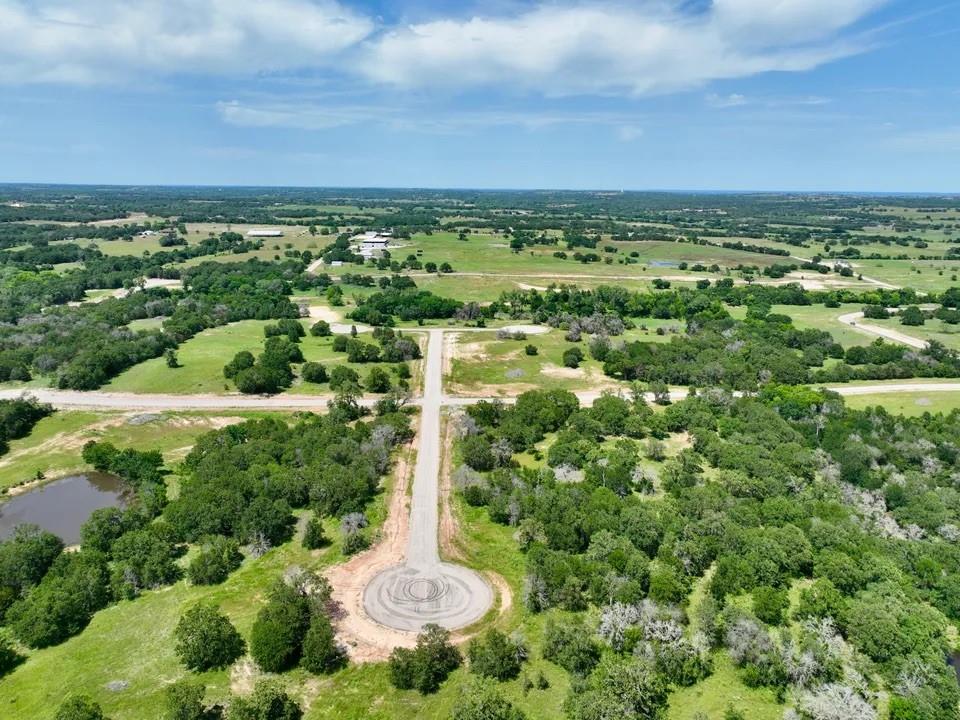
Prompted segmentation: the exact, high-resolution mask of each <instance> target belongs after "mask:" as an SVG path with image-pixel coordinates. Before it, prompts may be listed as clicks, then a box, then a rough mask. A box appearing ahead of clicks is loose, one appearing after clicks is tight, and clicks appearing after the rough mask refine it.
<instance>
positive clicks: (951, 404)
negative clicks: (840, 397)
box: [844, 392, 960, 416]
mask: <svg viewBox="0 0 960 720" xmlns="http://www.w3.org/2000/svg"><path fill="white" fill-rule="evenodd" d="M844 402H845V403H846V405H847V407H850V408H854V409H856V410H863V409H865V408H867V407H873V406H877V405H879V406H881V407H883V408H884V409H886V411H887V412H889V413H892V414H894V415H908V416H916V415H923V414H924V413H926V412H929V413H934V414H935V413H948V412H950V411H951V410H957V409H960V393H957V392H929V393H924V392H916V393H877V394H875V395H852V396H849V397H846V398H844Z"/></svg>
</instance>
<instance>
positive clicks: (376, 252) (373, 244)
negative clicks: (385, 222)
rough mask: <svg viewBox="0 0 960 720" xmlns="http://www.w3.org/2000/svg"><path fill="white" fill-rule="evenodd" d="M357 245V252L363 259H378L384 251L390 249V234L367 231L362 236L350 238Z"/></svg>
mask: <svg viewBox="0 0 960 720" xmlns="http://www.w3.org/2000/svg"><path fill="white" fill-rule="evenodd" d="M350 239H351V240H352V241H353V242H355V243H357V252H358V253H359V254H360V255H363V257H365V258H371V257H380V256H381V255H383V252H384V250H387V249H388V248H389V247H390V240H392V239H393V238H392V236H391V235H390V233H382V232H378V231H376V230H368V231H367V232H365V233H363V234H362V235H354V236H353V237H352V238H350Z"/></svg>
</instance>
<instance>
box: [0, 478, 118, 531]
mask: <svg viewBox="0 0 960 720" xmlns="http://www.w3.org/2000/svg"><path fill="white" fill-rule="evenodd" d="M131 497H132V496H131V493H130V491H129V489H128V487H127V486H126V485H125V484H124V482H123V481H122V480H121V479H120V478H118V477H116V476H115V475H107V474H106V473H96V472H92V473H84V474H82V475H70V476H68V477H64V478H60V479H58V480H54V481H52V482H49V483H45V484H43V485H40V486H39V487H37V488H35V489H33V490H29V491H27V492H25V493H23V494H22V495H15V496H13V497H11V498H10V499H9V500H7V501H5V502H3V503H0V540H2V539H5V538H8V537H10V535H12V534H13V530H14V528H15V527H16V526H17V525H23V524H24V523H32V524H34V525H39V526H40V527H42V528H43V529H44V530H49V531H50V532H52V533H54V534H56V535H59V536H60V537H61V538H62V539H63V541H64V542H65V543H66V544H67V545H75V544H77V543H78V542H80V526H81V525H83V523H84V522H86V520H87V518H89V517H90V513H92V512H93V511H94V510H99V509H100V508H105V507H122V506H124V505H126V503H127V502H128V501H129V500H130V498H131Z"/></svg>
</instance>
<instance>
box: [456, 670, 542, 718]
mask: <svg viewBox="0 0 960 720" xmlns="http://www.w3.org/2000/svg"><path fill="white" fill-rule="evenodd" d="M450 718H451V720H525V718H526V716H525V715H524V714H523V713H522V712H521V711H520V710H518V709H517V708H515V707H514V706H513V705H512V704H511V703H510V702H509V701H508V700H506V699H505V698H504V697H503V696H502V695H501V694H500V693H499V691H498V690H497V687H496V685H495V684H494V683H492V682H490V681H489V680H479V679H475V680H473V681H472V682H471V683H470V684H468V685H466V686H465V687H464V688H463V689H462V690H461V691H460V696H459V697H458V698H457V701H456V703H455V704H454V706H453V710H452V712H451V714H450Z"/></svg>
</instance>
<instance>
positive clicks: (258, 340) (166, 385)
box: [104, 320, 389, 394]
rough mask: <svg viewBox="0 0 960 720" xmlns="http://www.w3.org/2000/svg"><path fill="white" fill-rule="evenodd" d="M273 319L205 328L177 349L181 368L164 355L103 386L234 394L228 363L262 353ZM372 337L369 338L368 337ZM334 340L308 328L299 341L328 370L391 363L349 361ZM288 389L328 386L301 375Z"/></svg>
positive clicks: (120, 389) (140, 390)
mask: <svg viewBox="0 0 960 720" xmlns="http://www.w3.org/2000/svg"><path fill="white" fill-rule="evenodd" d="M269 324H270V322H269V321H263V320H244V321H241V322H238V323H231V324H230V325H224V326H222V327H218V328H212V329H210V330H205V331H203V332H201V333H199V334H198V335H196V336H195V337H193V338H191V339H190V340H188V341H187V342H185V343H183V344H182V345H181V346H180V348H179V349H178V350H177V357H178V359H179V360H180V364H181V366H182V367H179V368H169V367H167V364H166V361H165V360H164V359H163V358H162V357H161V358H154V359H152V360H147V361H146V362H143V363H140V364H139V365H136V366H134V367H132V368H130V369H129V370H127V371H125V372H123V373H121V374H120V375H119V376H117V378H116V379H114V380H113V381H112V382H110V383H109V384H108V385H107V386H106V387H105V388H104V389H105V390H108V391H117V392H135V393H156V392H159V393H168V394H190V393H217V394H221V393H235V392H236V388H235V387H234V385H233V383H232V382H231V381H230V380H227V379H226V378H225V377H224V376H223V366H224V365H226V364H227V363H228V362H230V360H231V359H233V356H234V355H235V354H236V353H238V352H240V351H241V350H247V351H249V352H252V353H253V354H254V355H255V356H256V355H257V354H259V353H260V352H262V350H263V341H264V335H263V328H264V326H265V325H269ZM310 324H311V323H310V321H309V320H303V325H304V328H305V329H309V327H310ZM367 342H370V339H369V338H367ZM332 345H333V338H332V337H326V338H318V337H312V336H311V335H310V334H309V332H308V334H307V336H306V337H304V338H302V339H301V343H300V347H301V349H302V350H303V355H304V358H305V360H307V361H312V362H320V363H323V364H325V365H327V369H328V370H329V369H330V368H332V367H333V366H334V365H347V366H350V367H352V368H353V369H354V370H356V371H357V372H358V373H359V374H360V376H361V378H363V377H364V376H366V374H367V373H369V372H370V369H371V368H372V367H378V366H379V367H385V368H389V366H388V365H387V364H385V363H364V364H357V363H348V362H346V355H345V354H344V353H335V352H333V349H332ZM289 392H293V393H297V394H315V393H328V392H329V387H328V386H327V385H326V384H323V385H316V384H313V383H305V382H302V381H301V380H300V379H299V378H297V379H296V380H294V383H293V386H292V387H291V388H290V389H289Z"/></svg>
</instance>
